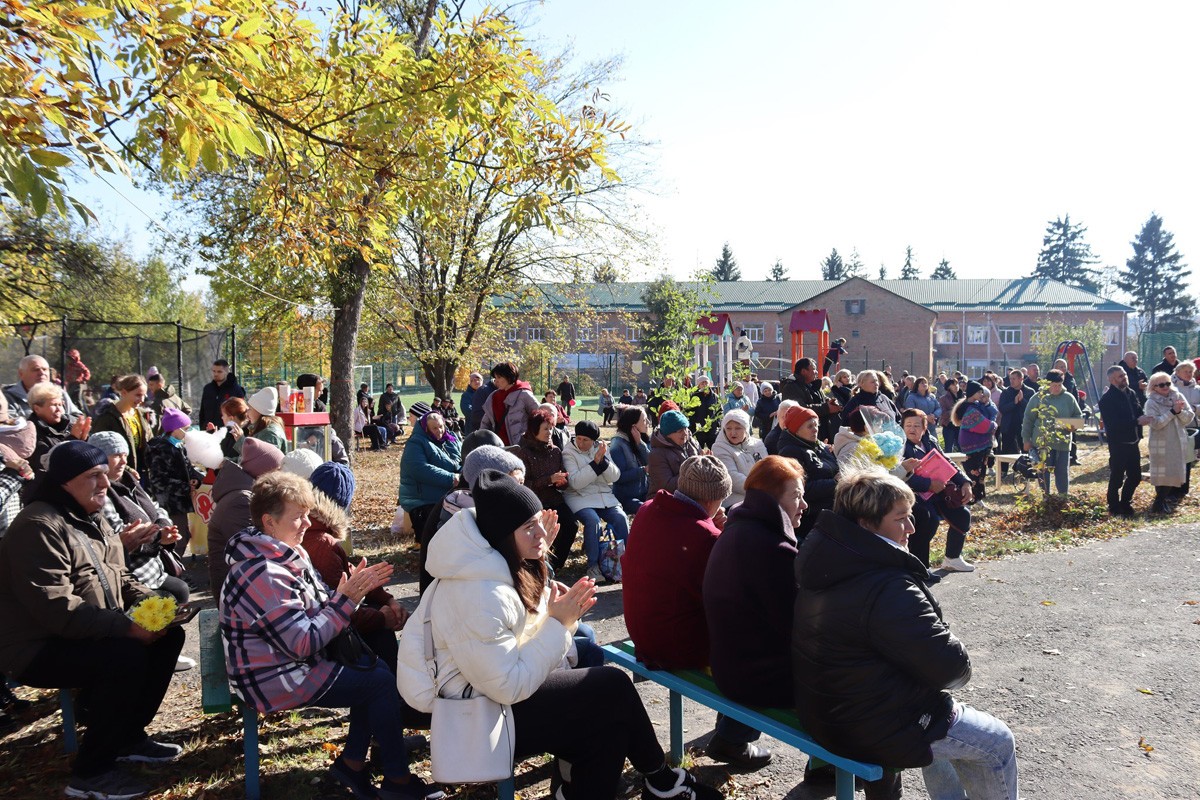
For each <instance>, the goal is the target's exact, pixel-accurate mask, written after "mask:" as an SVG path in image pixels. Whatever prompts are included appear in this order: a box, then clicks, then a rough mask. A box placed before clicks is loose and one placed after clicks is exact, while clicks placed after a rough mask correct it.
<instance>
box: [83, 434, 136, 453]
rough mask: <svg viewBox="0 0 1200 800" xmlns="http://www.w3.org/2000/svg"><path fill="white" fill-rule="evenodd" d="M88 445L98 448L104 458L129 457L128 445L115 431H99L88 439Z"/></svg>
mask: <svg viewBox="0 0 1200 800" xmlns="http://www.w3.org/2000/svg"><path fill="white" fill-rule="evenodd" d="M87 440H88V443H90V444H93V445H95V446H96V447H99V448H100V449H101V450H103V451H104V455H105V456H121V455H125V456H127V455H129V443H128V442H126V441H125V437H124V436H122V435H121V434H119V433H117V432H116V431H100V432H99V433H93V434H92V435H91V436H89V437H88V439H87Z"/></svg>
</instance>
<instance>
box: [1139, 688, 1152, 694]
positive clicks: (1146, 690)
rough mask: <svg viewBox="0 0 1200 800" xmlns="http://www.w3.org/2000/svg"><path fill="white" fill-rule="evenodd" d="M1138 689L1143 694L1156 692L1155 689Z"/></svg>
mask: <svg viewBox="0 0 1200 800" xmlns="http://www.w3.org/2000/svg"><path fill="white" fill-rule="evenodd" d="M1138 691H1139V692H1141V693H1142V694H1154V690H1153V689H1138Z"/></svg>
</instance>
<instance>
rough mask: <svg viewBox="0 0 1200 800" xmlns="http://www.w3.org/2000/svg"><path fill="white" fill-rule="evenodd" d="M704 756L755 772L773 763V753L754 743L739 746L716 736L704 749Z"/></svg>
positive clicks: (718, 735)
mask: <svg viewBox="0 0 1200 800" xmlns="http://www.w3.org/2000/svg"><path fill="white" fill-rule="evenodd" d="M704 755H706V756H708V757H709V758H711V759H712V760H713V761H720V762H722V763H725V764H728V765H729V766H731V767H736V768H738V769H742V770H747V771H750V772H753V771H754V770H758V769H762V768H763V767H765V766H766V765H767V764H770V763H771V751H770V750H768V749H767V748H765V747H760V746H758V745H756V744H754V743H753V742H747V743H746V744H738V743H736V742H731V741H729V740H728V739H726V738H724V737H722V736H721V735H720V734H714V735H713V737H712V738H711V739H709V740H708V747H706V748H704Z"/></svg>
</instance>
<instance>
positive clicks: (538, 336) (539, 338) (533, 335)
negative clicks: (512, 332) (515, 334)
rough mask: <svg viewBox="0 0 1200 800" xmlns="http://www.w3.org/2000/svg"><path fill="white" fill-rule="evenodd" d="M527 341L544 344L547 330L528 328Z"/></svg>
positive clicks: (526, 331)
mask: <svg viewBox="0 0 1200 800" xmlns="http://www.w3.org/2000/svg"><path fill="white" fill-rule="evenodd" d="M525 341H527V342H544V341H546V329H545V328H526V329H525Z"/></svg>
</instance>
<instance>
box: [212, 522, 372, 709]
mask: <svg viewBox="0 0 1200 800" xmlns="http://www.w3.org/2000/svg"><path fill="white" fill-rule="evenodd" d="M225 552H226V561H227V563H228V564H229V575H228V577H227V578H226V579H225V583H224V584H223V586H222V587H221V605H220V610H221V616H220V619H221V639H222V641H223V643H224V645H225V668H226V670H227V671H228V673H229V682H230V684H232V686H233V688H234V689H235V690H236V691H237V693H238V695H240V696H241V697H242V698H243V699H244V700H245V701H246V702H248V703H250V705H252V706H253V707H254V708H255V710H257V711H259V712H260V713H267V712H270V711H281V710H284V709H289V708H298V707H300V706H304V705H307V704H308V703H310V702H312V701H313V700H315V699H316V698H318V697H320V696H321V695H322V694H324V693H325V692H326V691H327V690H328V689H329V687H330V686H332V685H333V682H334V681H335V680H337V677H338V675H339V674H340V673H341V670H342V667H341V666H340V665H339V664H337V663H335V662H333V661H331V660H329V659H327V658H326V657H325V656H324V654H323V653H322V652H321V651H322V649H323V648H324V647H325V646H326V645H327V644H329V643H330V642H331V641H332V640H333V639H334V637H336V636H337V635H338V634H339V633H341V632H342V630H343V629H345V627H346V626H347V625H349V624H350V615H351V614H352V613H354V607H355V606H354V603H353V602H352V601H351V600H350V598H349V597H346V596H345V595H343V594H338V593H336V592H333V593H331V592H330V591H329V588H328V587H326V586H325V584H324V583H323V582H322V581H321V578H320V577H319V576H318V575H317V571H316V570H315V569H314V568H313V565H312V562H311V561H309V559H308V554H307V553H305V552H304V549H303V548H300V547H291V546H289V545H287V544H285V543H284V542H281V541H279V540H278V539H275V538H273V537H271V536H267V535H266V534H265V533H262V532H261V531H259V530H258V529H257V528H253V527H251V528H246V529H244V530H242V531H239V532H238V533H235V534H234V535H233V537H232V538H231V539H230V540H229V543H228V544H227V545H226V547H225Z"/></svg>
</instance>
